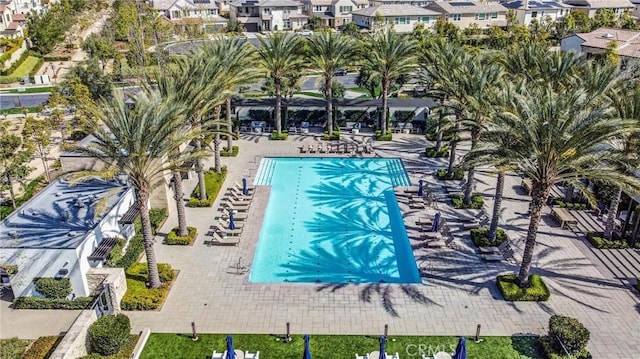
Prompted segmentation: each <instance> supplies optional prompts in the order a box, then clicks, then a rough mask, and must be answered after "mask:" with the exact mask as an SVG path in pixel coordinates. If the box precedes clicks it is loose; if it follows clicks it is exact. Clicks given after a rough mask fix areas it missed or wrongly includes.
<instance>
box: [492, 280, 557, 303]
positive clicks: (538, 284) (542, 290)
mask: <svg viewBox="0 0 640 359" xmlns="http://www.w3.org/2000/svg"><path fill="white" fill-rule="evenodd" d="M496 282H497V284H498V289H499V290H500V293H502V296H503V297H504V299H505V300H507V301H513V302H540V301H543V302H544V301H547V300H549V296H550V295H551V294H550V293H549V289H548V288H547V285H546V284H544V282H543V281H542V278H541V277H540V276H539V275H536V274H531V275H530V276H529V287H528V288H520V286H518V278H517V277H516V275H515V274H505V275H499V276H498V277H497V278H496Z"/></svg>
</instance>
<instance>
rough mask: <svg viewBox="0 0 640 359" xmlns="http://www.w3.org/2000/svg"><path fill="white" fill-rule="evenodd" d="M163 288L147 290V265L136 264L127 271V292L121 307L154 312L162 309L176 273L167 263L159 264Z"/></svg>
mask: <svg viewBox="0 0 640 359" xmlns="http://www.w3.org/2000/svg"><path fill="white" fill-rule="evenodd" d="M158 272H159V275H160V281H161V282H162V283H163V284H162V287H161V288H147V284H146V283H147V280H148V278H149V276H148V271H147V264H146V263H135V264H133V265H132V266H131V267H129V269H128V270H127V272H126V274H127V292H126V293H125V294H124V297H123V298H122V302H121V303H120V306H121V307H122V309H123V310H154V309H158V308H160V306H162V303H164V300H165V298H166V297H167V291H168V289H169V285H170V284H171V281H173V279H174V278H175V273H174V272H173V269H172V268H171V266H170V265H169V264H167V263H158Z"/></svg>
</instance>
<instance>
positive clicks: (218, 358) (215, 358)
mask: <svg viewBox="0 0 640 359" xmlns="http://www.w3.org/2000/svg"><path fill="white" fill-rule="evenodd" d="M225 353H226V352H225ZM223 355H224V353H218V352H216V351H215V350H214V351H213V354H211V359H224V356H223Z"/></svg>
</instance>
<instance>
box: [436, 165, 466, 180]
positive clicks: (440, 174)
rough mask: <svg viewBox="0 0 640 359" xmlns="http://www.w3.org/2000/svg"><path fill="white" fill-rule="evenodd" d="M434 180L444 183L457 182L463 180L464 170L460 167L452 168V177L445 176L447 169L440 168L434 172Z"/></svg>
mask: <svg viewBox="0 0 640 359" xmlns="http://www.w3.org/2000/svg"><path fill="white" fill-rule="evenodd" d="M436 178H437V179H439V180H441V181H445V180H456V181H459V180H461V179H464V170H463V169H462V168H460V167H454V168H453V174H452V176H447V169H446V168H441V169H439V170H438V171H436Z"/></svg>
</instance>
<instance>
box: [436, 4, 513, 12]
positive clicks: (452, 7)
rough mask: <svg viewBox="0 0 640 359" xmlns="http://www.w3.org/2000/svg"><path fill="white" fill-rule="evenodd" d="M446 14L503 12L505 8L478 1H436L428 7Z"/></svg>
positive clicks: (500, 5)
mask: <svg viewBox="0 0 640 359" xmlns="http://www.w3.org/2000/svg"><path fill="white" fill-rule="evenodd" d="M429 7H430V8H433V9H439V10H442V11H443V12H445V13H447V14H475V13H480V12H504V11H507V8H505V7H504V6H502V4H499V3H496V2H491V3H488V4H483V3H482V2H480V1H437V2H433V3H431V4H430V5H429Z"/></svg>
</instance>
